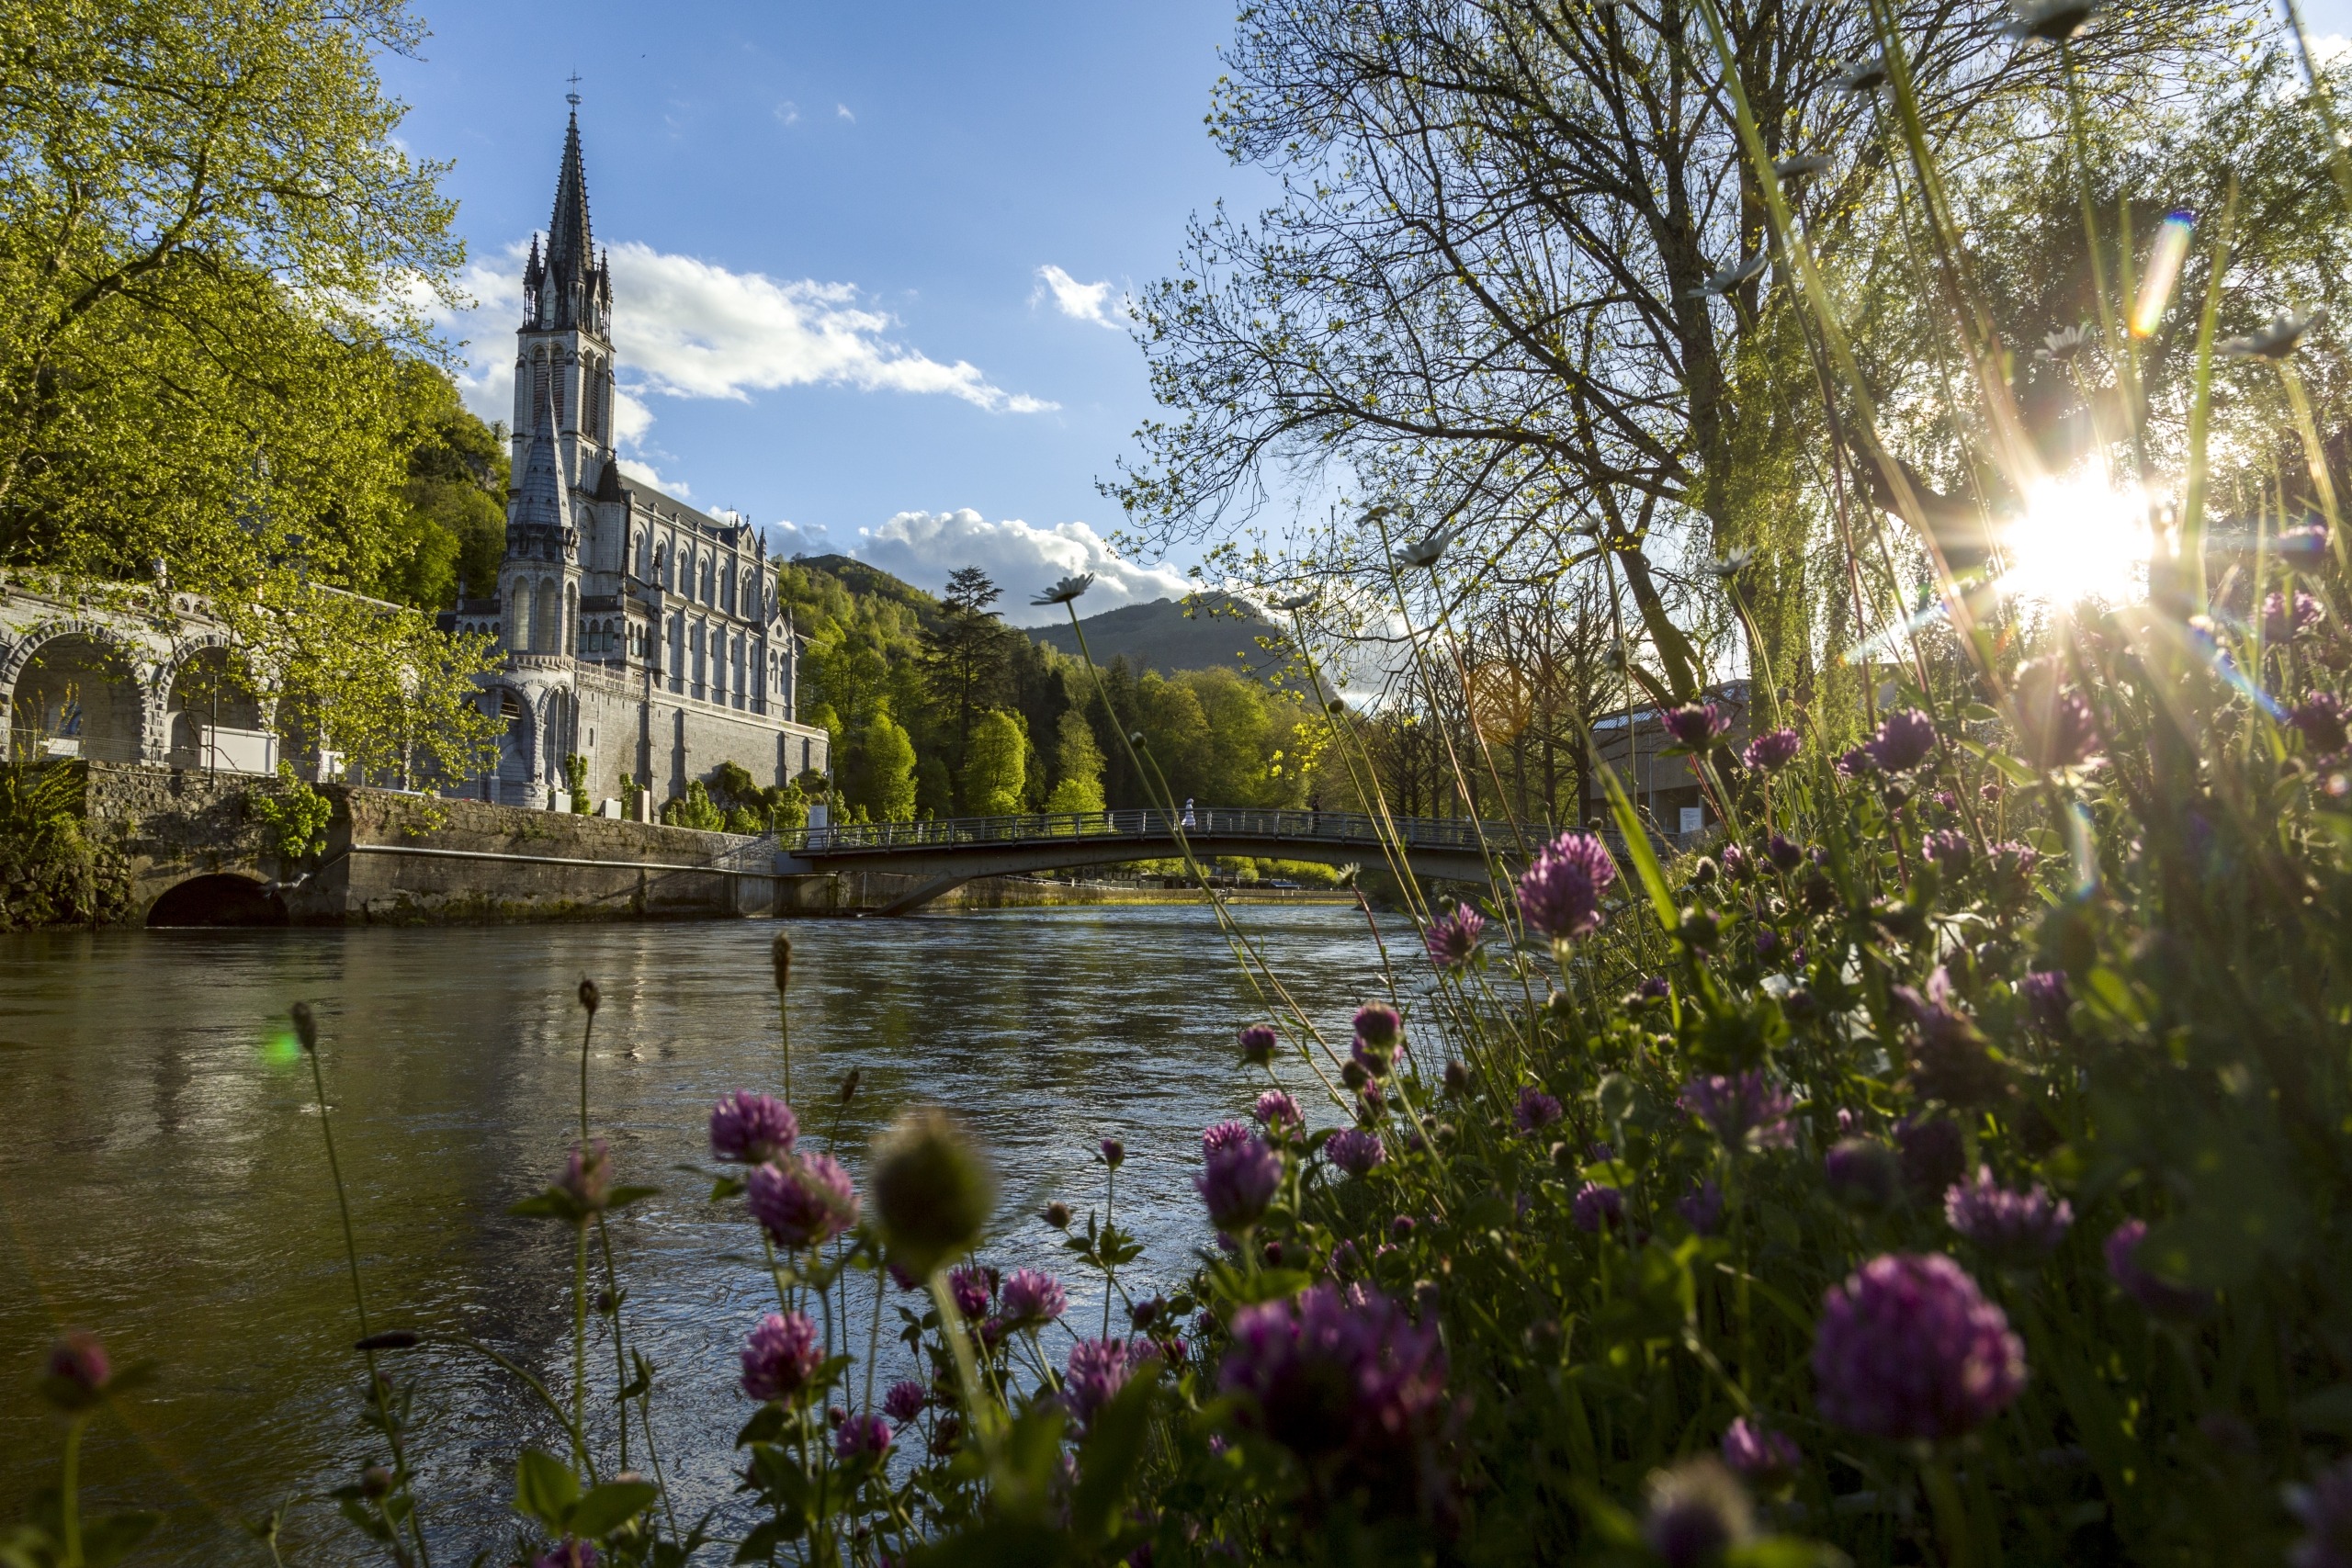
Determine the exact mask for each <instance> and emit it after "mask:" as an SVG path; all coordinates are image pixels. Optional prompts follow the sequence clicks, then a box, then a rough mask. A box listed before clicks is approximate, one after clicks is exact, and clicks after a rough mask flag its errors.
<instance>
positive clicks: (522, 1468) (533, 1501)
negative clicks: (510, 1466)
mask: <svg viewBox="0 0 2352 1568" xmlns="http://www.w3.org/2000/svg"><path fill="white" fill-rule="evenodd" d="M579 1501H580V1478H579V1477H578V1476H576V1475H574V1474H572V1473H571V1466H570V1465H567V1464H565V1463H564V1462H563V1461H561V1460H560V1459H557V1458H556V1457H555V1456H554V1455H552V1454H543V1453H541V1452H540V1451H539V1450H537V1449H525V1450H523V1453H522V1457H521V1458H520V1459H517V1460H516V1461H515V1507H517V1508H519V1509H521V1510H522V1511H523V1512H524V1513H526V1514H528V1515H530V1516H531V1517H533V1518H535V1519H537V1520H538V1521H539V1523H541V1524H543V1525H545V1526H547V1527H548V1529H551V1530H557V1531H560V1530H561V1529H563V1526H564V1520H565V1519H566V1518H567V1517H569V1516H570V1514H571V1506H572V1505H573V1504H575V1503H577V1502H579Z"/></svg>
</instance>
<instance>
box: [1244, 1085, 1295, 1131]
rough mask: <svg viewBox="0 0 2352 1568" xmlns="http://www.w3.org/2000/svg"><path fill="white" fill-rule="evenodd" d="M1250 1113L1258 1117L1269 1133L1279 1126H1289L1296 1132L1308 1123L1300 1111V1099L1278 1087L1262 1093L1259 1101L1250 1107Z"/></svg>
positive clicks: (1260, 1123)
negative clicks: (1294, 1098) (1292, 1096)
mask: <svg viewBox="0 0 2352 1568" xmlns="http://www.w3.org/2000/svg"><path fill="white" fill-rule="evenodd" d="M1250 1115H1252V1116H1254V1117H1256V1118H1257V1121H1258V1125H1260V1126H1261V1127H1263V1128H1264V1129H1266V1131H1267V1132H1269V1133H1272V1131H1273V1130H1274V1129H1275V1128H1277V1127H1287V1128H1289V1129H1290V1130H1291V1131H1292V1132H1296V1131H1297V1130H1298V1129H1299V1128H1301V1127H1303V1126H1305V1125H1306V1117H1305V1116H1304V1115H1302V1114H1301V1113H1300V1111H1299V1109H1298V1101H1297V1100H1293V1099H1292V1098H1291V1097H1290V1096H1289V1095H1288V1094H1287V1093H1285V1092H1284V1091H1283V1090H1282V1089H1268V1090H1267V1091H1266V1092H1265V1093H1263V1094H1261V1095H1260V1096H1259V1097H1258V1103H1257V1104H1256V1105H1254V1106H1252V1107H1250Z"/></svg>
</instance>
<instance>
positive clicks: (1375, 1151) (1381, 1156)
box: [1323, 1127, 1388, 1177]
mask: <svg viewBox="0 0 2352 1568" xmlns="http://www.w3.org/2000/svg"><path fill="white" fill-rule="evenodd" d="M1323 1153H1324V1156H1326V1157H1327V1158H1329V1160H1330V1162H1331V1163H1332V1164H1333V1165H1336V1166H1338V1167H1339V1168H1340V1169H1341V1170H1344V1171H1346V1172H1347V1173H1348V1174H1349V1175H1350V1176H1359V1177H1361V1176H1368V1175H1370V1174H1371V1173H1372V1169H1373V1168H1374V1166H1378V1165H1385V1164H1386V1163H1387V1160H1388V1150H1387V1149H1386V1147H1385V1146H1384V1145H1382V1143H1381V1141H1380V1135H1379V1134H1376V1133H1367V1132H1364V1131H1363V1130H1362V1129H1361V1128H1356V1127H1342V1128H1341V1129H1340V1131H1338V1132H1336V1133H1334V1134H1331V1137H1330V1141H1329V1142H1328V1143H1326V1144H1325V1145H1323Z"/></svg>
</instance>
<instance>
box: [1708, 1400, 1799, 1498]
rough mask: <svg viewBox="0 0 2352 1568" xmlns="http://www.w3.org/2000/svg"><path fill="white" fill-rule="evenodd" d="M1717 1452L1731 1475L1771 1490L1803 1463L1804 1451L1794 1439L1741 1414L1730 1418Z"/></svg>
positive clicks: (1778, 1487)
mask: <svg viewBox="0 0 2352 1568" xmlns="http://www.w3.org/2000/svg"><path fill="white" fill-rule="evenodd" d="M1718 1451H1719V1452H1721V1453H1722V1455H1723V1457H1724V1463H1725V1464H1727V1465H1729V1466H1730V1467H1731V1468H1732V1471H1733V1472H1734V1473H1735V1474H1736V1475H1738V1476H1740V1477H1741V1478H1742V1479H1743V1480H1746V1481H1747V1482H1749V1483H1752V1484H1755V1485H1758V1486H1761V1487H1764V1488H1766V1489H1767V1490H1771V1491H1777V1490H1779V1489H1780V1488H1781V1487H1783V1486H1786V1485H1787V1484H1788V1483H1790V1482H1791V1481H1792V1480H1794V1479H1795V1478H1796V1472H1798V1471H1799V1470H1800V1469H1802V1468H1803V1467H1804V1450H1803V1449H1801V1448H1799V1447H1797V1440H1796V1439H1795V1438H1792V1437H1790V1436H1789V1435H1788V1434H1787V1433H1786V1432H1776V1431H1774V1430H1772V1429H1771V1428H1770V1427H1767V1426H1765V1425H1764V1424H1763V1423H1762V1422H1760V1421H1750V1420H1749V1419H1748V1418H1747V1416H1736V1417H1734V1418H1733V1420H1732V1424H1731V1425H1730V1426H1729V1427H1725V1428H1724V1440H1723V1444H1722V1447H1721V1448H1720V1450H1718Z"/></svg>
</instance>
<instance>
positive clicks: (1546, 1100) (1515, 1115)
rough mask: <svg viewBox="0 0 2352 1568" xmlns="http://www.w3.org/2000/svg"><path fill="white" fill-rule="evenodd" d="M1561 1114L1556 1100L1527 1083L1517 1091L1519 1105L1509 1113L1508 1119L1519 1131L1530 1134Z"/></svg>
mask: <svg viewBox="0 0 2352 1568" xmlns="http://www.w3.org/2000/svg"><path fill="white" fill-rule="evenodd" d="M1561 1115H1562V1111H1561V1110H1560V1102H1559V1101H1558V1100H1555V1099H1554V1098H1553V1097H1552V1096H1550V1095H1548V1094H1545V1093H1544V1091H1543V1090H1542V1089H1537V1088H1536V1087H1535V1086H1534V1085H1533V1084H1529V1085H1528V1086H1527V1087H1526V1088H1525V1089H1521V1090H1520V1091H1519V1105H1518V1108H1517V1109H1516V1110H1514V1111H1512V1112H1511V1113H1510V1119H1511V1124H1512V1125H1513V1126H1515V1127H1517V1128H1518V1129H1519V1130H1520V1131H1521V1132H1522V1133H1526V1134H1535V1133H1540V1132H1542V1131H1543V1130H1544V1128H1546V1127H1549V1126H1550V1125H1551V1124H1552V1123H1553V1122H1557V1121H1558V1120H1559V1119H1560V1117H1561Z"/></svg>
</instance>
